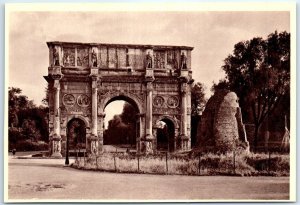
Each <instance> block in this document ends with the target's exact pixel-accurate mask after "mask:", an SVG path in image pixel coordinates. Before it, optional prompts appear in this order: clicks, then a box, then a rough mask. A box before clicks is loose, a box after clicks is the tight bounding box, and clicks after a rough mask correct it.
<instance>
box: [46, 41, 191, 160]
mask: <svg viewBox="0 0 300 205" xmlns="http://www.w3.org/2000/svg"><path fill="white" fill-rule="evenodd" d="M47 45H48V47H49V68H48V76H45V79H46V80H47V82H48V89H49V109H50V116H49V119H50V121H49V135H50V151H51V154H52V156H54V157H55V156H56V157H60V156H62V154H63V152H65V151H64V150H65V149H66V147H67V146H69V144H70V143H74V142H75V141H74V139H73V141H72V138H74V130H76V129H78V128H80V127H81V128H82V127H84V128H85V130H84V133H81V134H80V135H83V136H84V135H85V136H84V137H83V138H82V136H81V138H80V140H79V138H78V140H77V141H76V143H79V141H80V142H81V143H83V144H84V145H85V146H84V147H85V149H86V151H87V152H88V153H91V154H97V153H101V152H102V151H103V131H104V130H103V129H104V126H103V125H104V117H105V113H104V109H105V107H106V106H107V105H108V104H109V103H110V102H112V101H114V100H125V101H127V102H130V103H131V104H132V105H134V106H135V107H136V109H137V110H138V112H139V117H138V122H137V123H138V125H139V126H138V128H139V130H138V134H137V139H136V148H137V152H144V153H153V152H155V150H156V130H157V127H156V125H157V122H158V121H160V120H163V119H167V120H168V121H169V122H171V123H172V124H173V126H174V135H173V136H171V137H172V143H173V145H172V146H173V147H174V149H173V151H187V150H190V148H191V139H190V116H191V91H190V90H191V83H192V82H193V80H192V71H191V51H192V49H193V48H192V47H187V46H156V45H123V44H102V43H99V44H94V43H68V42H48V43H47ZM75 119H76V121H74V120H75ZM75 122H76V123H77V124H76V123H75ZM76 139H77V138H76Z"/></svg>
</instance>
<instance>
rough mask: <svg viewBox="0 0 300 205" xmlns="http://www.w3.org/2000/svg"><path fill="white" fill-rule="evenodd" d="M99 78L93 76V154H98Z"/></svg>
mask: <svg viewBox="0 0 300 205" xmlns="http://www.w3.org/2000/svg"><path fill="white" fill-rule="evenodd" d="M97 80H98V79H97V77H96V76H92V137H91V154H98V150H99V149H98V145H99V143H98V117H97V116H98V110H97V108H98V103H97V93H98V88H97Z"/></svg>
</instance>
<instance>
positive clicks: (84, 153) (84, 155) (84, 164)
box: [83, 151, 85, 167]
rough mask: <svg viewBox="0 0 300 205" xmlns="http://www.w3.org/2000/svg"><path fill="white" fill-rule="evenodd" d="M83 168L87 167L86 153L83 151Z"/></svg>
mask: <svg viewBox="0 0 300 205" xmlns="http://www.w3.org/2000/svg"><path fill="white" fill-rule="evenodd" d="M83 166H84V167H85V151H83Z"/></svg>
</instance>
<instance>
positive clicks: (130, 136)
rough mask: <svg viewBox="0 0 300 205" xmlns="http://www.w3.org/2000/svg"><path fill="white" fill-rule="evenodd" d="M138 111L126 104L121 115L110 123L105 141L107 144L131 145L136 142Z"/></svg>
mask: <svg viewBox="0 0 300 205" xmlns="http://www.w3.org/2000/svg"><path fill="white" fill-rule="evenodd" d="M137 114H138V112H137V109H136V108H135V107H134V106H132V105H131V104H129V103H127V102H125V103H124V106H123V111H122V113H121V114H120V115H115V116H114V117H113V119H111V120H110V121H109V122H108V128H107V130H106V131H105V136H104V140H105V143H106V144H131V145H135V142H136V134H137V133H136V120H137V116H136V115H137Z"/></svg>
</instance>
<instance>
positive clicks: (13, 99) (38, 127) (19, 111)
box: [8, 87, 49, 147]
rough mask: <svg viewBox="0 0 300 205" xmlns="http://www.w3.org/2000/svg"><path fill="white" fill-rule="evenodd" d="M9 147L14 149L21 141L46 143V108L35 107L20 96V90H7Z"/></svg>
mask: <svg viewBox="0 0 300 205" xmlns="http://www.w3.org/2000/svg"><path fill="white" fill-rule="evenodd" d="M8 107H9V108H8V112H9V116H8V118H9V119H8V121H9V132H8V135H9V146H10V147H16V146H17V144H18V143H19V144H20V143H21V142H22V141H26V140H29V141H31V142H37V141H45V142H48V140H49V139H48V137H49V136H48V108H47V107H43V106H40V107H37V106H36V105H34V104H33V101H32V100H28V97H27V96H25V95H22V90H21V89H20V88H15V87H9V90H8Z"/></svg>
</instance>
